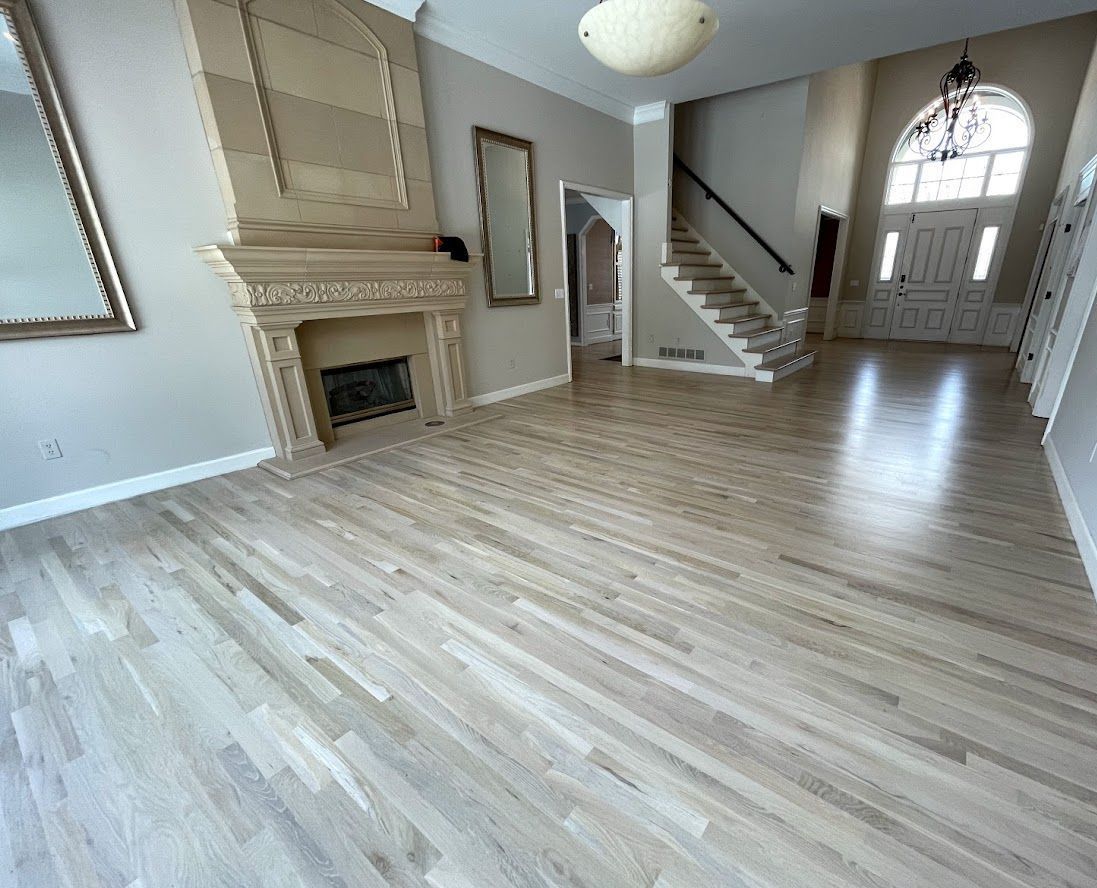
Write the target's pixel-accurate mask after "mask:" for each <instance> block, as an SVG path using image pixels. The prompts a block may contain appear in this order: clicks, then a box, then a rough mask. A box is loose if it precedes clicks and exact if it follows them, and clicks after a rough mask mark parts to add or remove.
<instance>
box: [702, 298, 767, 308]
mask: <svg viewBox="0 0 1097 888" xmlns="http://www.w3.org/2000/svg"><path fill="white" fill-rule="evenodd" d="M744 305H761V303H760V302H759V301H758V300H757V299H747V300H744V301H743V302H713V303H709V302H706V303H704V304H703V305H702V306H701V308H739V307H740V306H744Z"/></svg>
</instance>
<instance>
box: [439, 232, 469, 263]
mask: <svg viewBox="0 0 1097 888" xmlns="http://www.w3.org/2000/svg"><path fill="white" fill-rule="evenodd" d="M434 252H435V253H449V258H450V259H452V260H453V261H454V262H468V261H469V248H468V247H466V246H465V242H464V241H463V240H461V238H459V237H436V238H435V239H434Z"/></svg>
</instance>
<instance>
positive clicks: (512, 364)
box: [507, 358, 518, 370]
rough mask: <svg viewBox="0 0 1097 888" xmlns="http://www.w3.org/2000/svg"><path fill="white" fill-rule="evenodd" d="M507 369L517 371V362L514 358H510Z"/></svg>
mask: <svg viewBox="0 0 1097 888" xmlns="http://www.w3.org/2000/svg"><path fill="white" fill-rule="evenodd" d="M507 369H508V370H517V369H518V360H517V359H516V358H511V359H510V360H508V361H507Z"/></svg>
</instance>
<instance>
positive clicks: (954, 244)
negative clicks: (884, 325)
mask: <svg viewBox="0 0 1097 888" xmlns="http://www.w3.org/2000/svg"><path fill="white" fill-rule="evenodd" d="M977 217H978V211H977V210H942V211H938V212H932V213H916V214H914V216H913V219H912V220H911V223H910V226H909V228H908V229H907V235H906V245H905V246H906V248H905V250H904V252H903V259H902V263H901V265H900V266H899V267H900V273H899V281H898V292H897V295H896V299H895V309H894V311H893V313H892V317H891V330H890V338H892V339H906V340H916V341H919V342H945V341H947V340H948V338H949V334H950V333H951V331H952V320H953V317H954V315H955V314H956V304H957V302H958V300H959V296H960V290H961V287H962V286H963V283H964V269H965V267H966V266H967V262H968V251H969V249H970V247H971V236H972V233H973V232H974V231H975V221H976V218H977Z"/></svg>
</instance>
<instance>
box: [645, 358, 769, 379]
mask: <svg viewBox="0 0 1097 888" xmlns="http://www.w3.org/2000/svg"><path fill="white" fill-rule="evenodd" d="M633 363H634V364H635V365H636V366H637V367H650V368H652V369H653V370H681V371H683V372H685V373H711V374H714V375H716V376H745V377H748V378H749V377H752V376H754V374H753V373H751V371H750V368H749V367H728V366H726V365H724V364H702V363H698V362H697V361H670V360H667V359H666V358H635V359H634V360H633Z"/></svg>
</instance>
